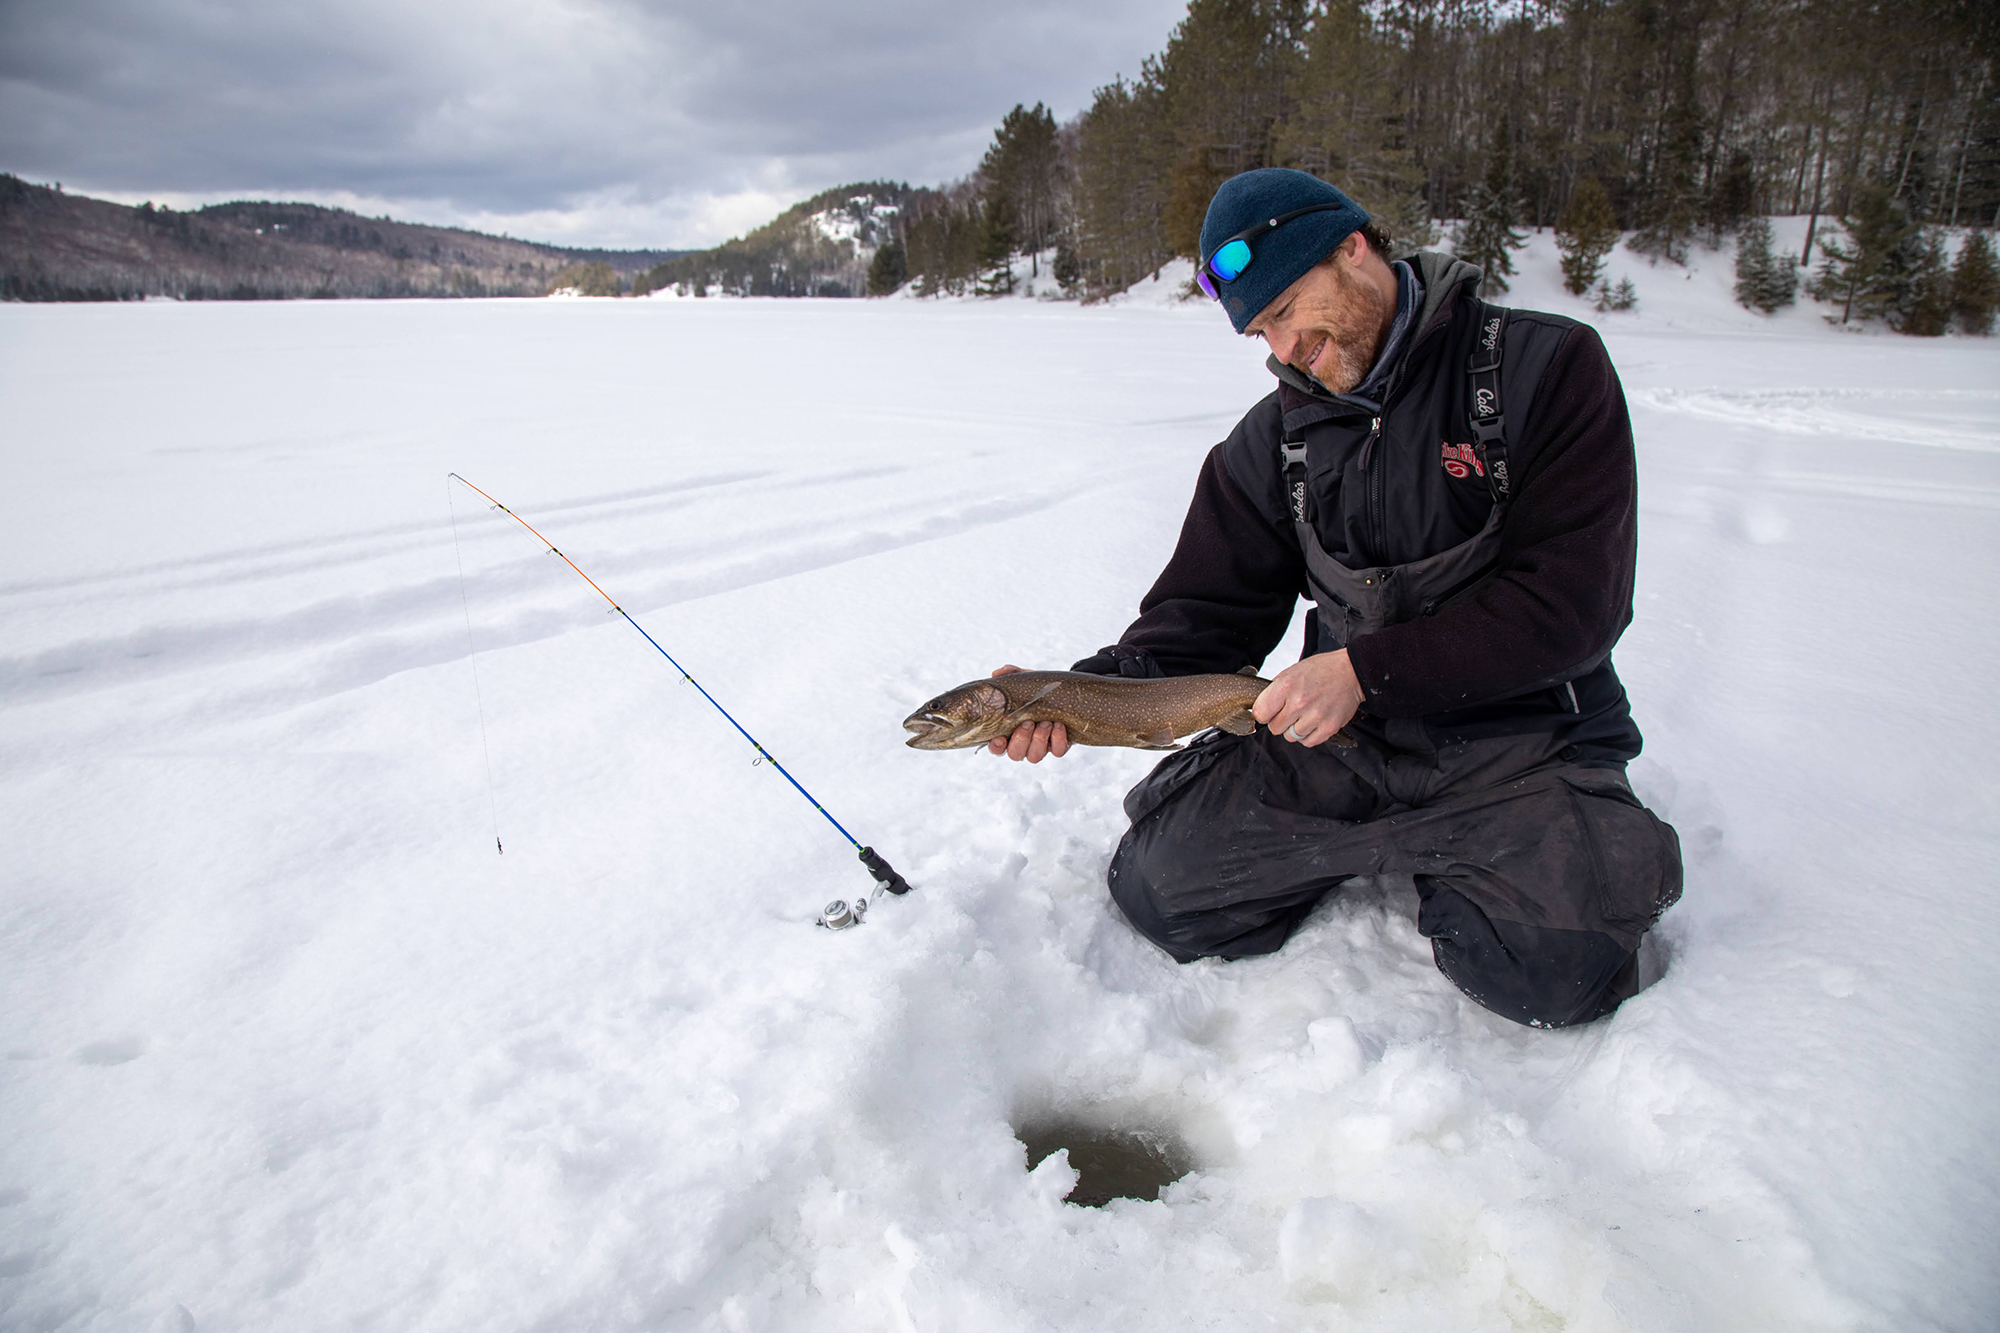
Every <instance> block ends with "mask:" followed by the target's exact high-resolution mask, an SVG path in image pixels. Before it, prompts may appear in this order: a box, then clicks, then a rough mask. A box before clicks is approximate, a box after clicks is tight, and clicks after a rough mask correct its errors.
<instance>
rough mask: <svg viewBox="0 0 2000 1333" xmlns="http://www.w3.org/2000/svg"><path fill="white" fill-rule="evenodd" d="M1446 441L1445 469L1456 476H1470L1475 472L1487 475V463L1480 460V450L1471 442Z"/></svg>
mask: <svg viewBox="0 0 2000 1333" xmlns="http://www.w3.org/2000/svg"><path fill="white" fill-rule="evenodd" d="M1443 443H1444V470H1445V471H1446V472H1448V473H1450V474H1451V475H1452V476H1454V477H1469V476H1471V475H1472V474H1473V473H1475V472H1476V473H1478V474H1479V475H1480V476H1482V477H1483V476H1485V475H1486V465H1485V464H1483V463H1481V462H1480V461H1479V454H1478V452H1477V451H1476V450H1475V449H1473V447H1472V446H1471V445H1469V444H1453V443H1452V442H1451V441H1450V440H1446V441H1444V442H1443Z"/></svg>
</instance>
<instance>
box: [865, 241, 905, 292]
mask: <svg viewBox="0 0 2000 1333" xmlns="http://www.w3.org/2000/svg"><path fill="white" fill-rule="evenodd" d="M909 277H910V256H909V251H907V250H905V249H904V248H903V243H902V242H901V241H898V240H895V239H893V238H892V239H890V240H886V241H884V242H882V244H880V245H879V246H877V247H875V258H874V259H872V260H870V261H869V263H868V294H869V295H870V296H887V295H889V293H891V292H893V291H895V290H896V289H897V288H898V287H901V286H902V285H903V284H904V283H905V282H907V281H908V280H909Z"/></svg>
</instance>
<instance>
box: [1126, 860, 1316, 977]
mask: <svg viewBox="0 0 2000 1333" xmlns="http://www.w3.org/2000/svg"><path fill="white" fill-rule="evenodd" d="M1135 832H1136V830H1135V831H1134V832H1128V833H1127V834H1126V835H1125V838H1124V840H1123V841H1121V842H1120V843H1119V844H1118V850H1117V851H1116V852H1114V853H1113V854H1112V857H1111V867H1110V869H1109V871H1107V872H1106V875H1105V883H1106V887H1108V888H1109V889H1110V890H1111V901H1112V902H1114V903H1116V904H1117V906H1118V910H1119V911H1120V912H1123V913H1124V914H1125V919H1126V920H1127V921H1129V922H1130V923H1131V924H1132V928H1133V929H1134V930H1137V931H1138V932H1139V933H1140V934H1141V935H1144V936H1145V937H1146V938H1147V939H1149V940H1151V941H1152V942H1153V943H1155V944H1157V945H1159V946H1160V947H1161V948H1162V949H1164V950H1166V951H1167V953H1169V954H1170V955H1172V956H1173V959H1174V961H1175V962H1177V963H1192V962H1193V961H1194V960H1195V959H1197V958H1225V959H1227V958H1247V957H1250V956H1251V955H1253V954H1266V953H1274V952H1276V951H1277V950H1278V948H1279V947H1280V946H1282V945H1283V944H1284V942H1285V940H1286V938H1287V937H1288V936H1290V935H1291V933H1292V931H1293V930H1294V929H1295V928H1296V927H1297V926H1298V924H1299V922H1301V921H1303V920H1304V919H1305V918H1306V916H1307V915H1309V914H1310V913H1311V912H1312V909H1313V905H1314V904H1315V903H1317V902H1318V901H1319V900H1320V899H1321V898H1322V897H1324V896H1325V894H1326V891H1327V889H1328V888H1329V887H1330V886H1329V885H1326V884H1313V885H1308V886H1303V887H1295V888H1292V889H1291V890H1290V891H1286V892H1277V893H1275V894H1273V896H1270V897H1267V898H1259V899H1256V900H1244V901H1234V902H1231V903H1230V904H1229V905H1228V906H1227V907H1216V908H1213V909H1210V910H1206V911H1179V912H1174V913H1172V914H1171V915H1170V914H1169V913H1168V911H1167V910H1166V909H1165V907H1164V906H1163V905H1162V899H1163V897H1165V898H1166V900H1167V901H1172V900H1173V899H1174V898H1177V897H1185V896H1186V895H1185V887H1186V886H1185V885H1181V886H1177V887H1179V888H1181V889H1182V890H1183V891H1182V892H1181V893H1172V892H1170V891H1169V892H1168V893H1166V894H1164V895H1163V892H1162V890H1163V888H1165V886H1163V885H1161V884H1158V883H1155V882H1154V880H1155V878H1156V877H1159V876H1161V875H1165V876H1167V877H1169V878H1171V877H1172V874H1173V867H1172V866H1171V865H1165V864H1159V863H1158V862H1157V861H1154V860H1153V859H1152V858H1148V857H1147V856H1146V855H1145V854H1144V849H1143V845H1142V844H1141V840H1140V839H1138V838H1137V837H1135V836H1134V833H1135Z"/></svg>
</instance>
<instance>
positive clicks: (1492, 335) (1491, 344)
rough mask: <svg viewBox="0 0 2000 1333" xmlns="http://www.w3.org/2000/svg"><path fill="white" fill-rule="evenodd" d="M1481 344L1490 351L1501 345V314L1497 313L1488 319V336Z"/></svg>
mask: <svg viewBox="0 0 2000 1333" xmlns="http://www.w3.org/2000/svg"><path fill="white" fill-rule="evenodd" d="M1479 345H1480V346H1481V347H1484V348H1485V349H1486V350H1487V351H1489V352H1490V351H1492V350H1493V349H1494V348H1495V347H1498V346H1499V345H1500V316H1498V315H1495V316H1494V317H1493V318H1491V319H1489V320H1487V321H1486V336H1485V337H1484V338H1483V339H1481V340H1480V344H1479Z"/></svg>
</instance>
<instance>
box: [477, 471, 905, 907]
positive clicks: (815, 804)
mask: <svg viewBox="0 0 2000 1333" xmlns="http://www.w3.org/2000/svg"><path fill="white" fill-rule="evenodd" d="M446 475H447V476H448V477H449V478H450V479H451V480H453V481H456V482H458V483H459V484H460V485H462V486H464V487H466V488H467V489H468V490H471V491H473V492H474V493H475V494H477V495H478V496H479V497H480V498H481V499H483V500H485V501H486V503H488V504H490V505H492V506H493V507H494V508H495V509H497V510H499V511H500V512H501V513H503V514H505V515H506V516H507V517H508V518H511V519H513V520H514V521H515V522H516V523H519V524H520V525H521V526H522V527H524V528H526V529H527V530H528V531H529V532H532V533H534V535H535V540H536V541H538V542H540V543H541V544H542V545H544V546H546V547H548V548H549V550H551V551H553V552H555V555H556V558H557V559H559V560H561V561H562V562H563V563H564V564H565V565H568V566H569V567H570V568H571V569H573V570H576V575H577V577H578V578H580V579H582V580H583V581H584V582H585V583H588V584H589V585H590V586H591V588H592V589H593V590H595V592H596V593H597V595H598V596H599V597H602V598H603V599H604V600H605V601H607V602H609V603H610V604H611V609H612V610H613V611H616V612H617V613H618V614H619V615H620V616H622V617H623V618H624V620H625V623H626V624H628V625H630V626H631V627H632V628H633V629H635V630H638V631H639V633H640V634H641V635H644V636H645V640H646V642H647V643H650V644H652V645H653V647H654V648H655V649H656V650H657V651H658V652H659V654H660V656H662V657H664V658H666V659H667V664H668V665H669V666H671V667H673V669H674V670H676V671H678V672H680V673H681V679H682V680H684V681H686V682H687V683H688V684H690V685H692V686H694V687H695V689H697V690H699V691H701V697H702V698H704V699H706V700H708V702H709V703H710V704H711V705H712V706H713V707H714V709H715V711H716V712H718V713H720V714H722V716H723V718H724V719H725V720H726V721H727V722H728V723H729V725H730V726H732V727H734V728H736V731H737V734H739V735H740V736H742V737H743V739H744V740H746V741H749V742H750V745H751V747H752V748H753V749H755V750H756V751H757V759H756V760H755V761H753V762H755V763H760V764H769V765H770V766H771V767H772V768H774V769H776V770H777V771H778V772H779V774H780V775H782V776H783V777H784V779H785V781H787V782H789V783H791V784H792V787H793V789H794V790H796V791H797V792H798V794H799V795H801V796H803V797H805V798H806V800H807V801H808V802H810V803H811V805H812V808H813V809H815V810H817V811H819V812H820V814H821V815H822V816H824V817H825V819H826V822H827V823H829V824H831V825H833V827H834V830H835V831H836V832H838V833H839V834H840V836H841V837H843V838H845V839H847V841H848V842H849V843H850V844H851V845H852V846H853V847H854V850H855V851H856V852H858V853H859V854H860V858H861V864H862V865H864V866H866V867H867V868H868V873H869V874H870V875H871V876H873V877H874V880H875V882H876V884H878V885H879V886H880V887H881V888H883V889H887V890H888V891H889V892H890V893H893V894H896V895H898V896H900V895H902V894H905V893H908V892H909V891H910V882H909V881H908V880H906V879H904V878H903V877H902V876H901V875H899V874H897V873H896V870H895V867H893V866H891V865H890V864H889V863H888V862H887V861H885V860H883V859H882V856H881V854H880V853H879V852H877V851H876V850H875V849H874V848H873V847H864V846H862V845H861V840H860V839H859V838H857V837H855V836H854V835H853V834H852V833H849V832H848V831H847V830H846V828H844V827H843V826H842V825H841V822H840V821H839V820H837V819H835V818H834V817H833V814H832V812H831V811H829V810H828V809H827V808H826V807H825V806H823V805H821V804H820V803H819V801H818V799H817V798H816V797H814V796H813V794H812V793H811V792H809V791H807V790H806V789H805V786H804V784H803V783H801V782H800V781H799V780H798V779H797V778H795V777H793V776H792V773H791V770H790V769H788V768H786V767H785V766H784V765H783V764H781V763H779V762H778V760H777V757H776V756H774V755H773V754H772V753H771V752H770V751H769V750H767V749H765V748H764V746H763V744H762V743H761V742H760V741H758V739H757V738H756V737H755V736H752V735H751V734H750V732H749V731H748V730H747V729H746V728H745V727H744V725H743V724H742V723H741V722H738V721H737V720H736V719H735V717H734V716H732V715H731V714H730V711H729V710H728V709H727V708H724V707H723V706H722V704H721V703H720V702H718V701H717V699H716V697H715V696H714V695H712V694H710V693H709V692H708V690H707V689H706V688H705V687H703V685H702V683H701V682H700V681H698V680H696V679H695V678H694V676H693V675H692V674H691V673H689V671H688V669H687V668H686V667H684V666H682V665H681V664H680V663H679V662H676V661H675V660H674V655H673V654H672V653H670V652H668V651H667V650H666V649H665V648H662V647H660V641H659V640H658V639H656V638H654V637H653V636H652V635H651V634H647V633H646V627H645V626H644V625H641V624H640V623H639V622H638V621H636V620H634V619H632V614H631V612H629V611H627V610H626V609H625V608H624V607H622V606H620V605H618V601H617V599H616V598H614V597H613V596H612V595H611V594H610V593H608V592H606V591H604V589H602V588H600V587H598V586H597V580H596V579H593V578H592V577H590V575H588V574H586V573H584V572H583V570H581V569H579V568H577V563H576V561H574V560H572V559H570V558H569V557H568V556H566V555H564V554H563V553H562V551H561V550H560V549H558V548H557V546H556V544H555V543H554V542H552V541H550V540H549V539H548V538H547V537H544V536H542V534H541V533H539V532H536V531H535V526H534V525H533V524H532V523H530V522H528V520H527V519H525V518H522V517H521V516H520V515H519V514H517V513H515V512H514V511H513V510H511V509H509V508H508V507H507V506H506V505H503V504H501V503H500V502H499V501H498V500H496V499H494V498H493V497H492V496H490V495H488V494H487V493H486V492H485V491H482V490H480V489H479V487H477V486H474V485H473V484H472V483H471V482H469V481H467V480H466V479H465V478H464V477H461V476H459V475H458V474H457V473H456V472H451V473H447V474H446ZM464 577H465V572H464V568H463V566H462V565H461V567H460V570H459V578H460V580H461V582H462V581H463V580H464ZM467 628H468V629H469V628H470V622H469V621H468V625H467ZM482 725H483V719H482ZM488 780H489V782H490V781H491V775H490V773H489V775H488ZM494 845H495V846H498V845H499V838H498V836H497V835H496V836H495V838H494ZM867 912H868V900H867V899H866V898H862V899H858V900H856V901H855V902H854V903H853V904H852V905H849V904H848V903H846V902H844V901H840V900H836V901H834V902H831V903H828V904H827V906H826V910H825V911H824V912H822V913H820V917H819V924H820V925H822V926H826V927H828V928H830V929H833V930H841V929H845V928H846V927H848V926H858V925H860V924H861V919H862V917H864V916H865V915H866V914H867Z"/></svg>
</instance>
